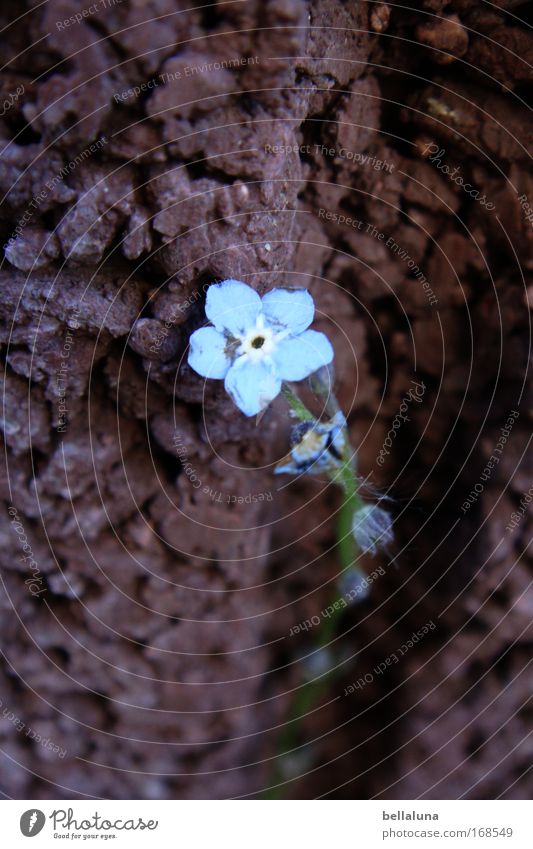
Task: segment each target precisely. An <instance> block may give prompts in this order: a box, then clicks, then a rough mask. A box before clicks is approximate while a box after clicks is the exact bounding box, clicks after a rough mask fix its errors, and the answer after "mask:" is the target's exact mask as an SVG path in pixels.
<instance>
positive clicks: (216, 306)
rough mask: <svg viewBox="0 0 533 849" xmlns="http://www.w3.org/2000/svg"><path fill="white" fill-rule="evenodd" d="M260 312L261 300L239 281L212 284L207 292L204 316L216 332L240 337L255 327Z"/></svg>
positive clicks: (250, 288) (249, 287)
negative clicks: (225, 332) (224, 332)
mask: <svg viewBox="0 0 533 849" xmlns="http://www.w3.org/2000/svg"><path fill="white" fill-rule="evenodd" d="M260 312H261V298H260V297H259V295H258V294H257V292H255V291H254V290H253V289H252V287H251V286H247V285H246V283H241V282H240V280H224V281H223V282H222V283H214V284H213V285H212V286H210V287H209V289H208V290H207V299H206V303H205V314H206V316H207V317H208V319H209V321H212V322H213V324H214V325H215V327H216V329H217V330H220V331H224V330H225V331H227V332H228V333H231V335H232V336H237V337H238V336H242V335H243V334H244V333H245V332H246V330H247V329H248V328H250V327H253V326H254V325H255V322H256V320H257V316H258V315H259V313H260Z"/></svg>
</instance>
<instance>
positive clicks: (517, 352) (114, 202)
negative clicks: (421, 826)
mask: <svg viewBox="0 0 533 849" xmlns="http://www.w3.org/2000/svg"><path fill="white" fill-rule="evenodd" d="M89 5H90V4H86V6H85V8H86V9H87V8H88V7H89ZM193 5H194V4H191V3H190V2H187V3H182V2H176V0H147V2H144V3H139V4H134V3H128V2H126V0H124V2H121V3H119V2H118V0H117V2H115V3H113V2H112V0H110V2H109V3H107V4H104V3H102V4H100V6H101V8H100V10H99V11H97V12H95V13H91V14H87V15H86V16H85V17H83V16H82V19H81V20H80V21H76V19H75V18H74V20H73V21H72V20H70V21H69V19H70V18H71V16H75V15H76V14H77V13H79V12H80V8H81V7H82V6H83V4H80V3H78V2H74V0H48V2H47V3H46V4H39V3H37V2H36V0H35V2H33V1H32V2H26V3H24V4H21V3H20V2H15V1H14V0H5V2H4V3H3V4H2V11H1V18H2V26H5V25H7V24H9V29H8V30H7V32H8V33H9V39H5V40H4V42H3V46H2V47H1V48H0V49H1V52H2V56H1V58H2V66H3V67H4V70H3V72H2V75H1V77H0V81H1V85H2V99H6V103H4V106H3V109H2V110H0V111H3V115H2V118H1V121H0V132H1V133H2V149H3V152H2V155H1V161H0V184H1V185H0V188H1V196H2V204H1V208H0V213H1V220H0V226H1V228H2V239H3V244H6V245H7V247H6V250H5V254H6V256H5V259H4V260H3V263H2V266H1V269H0V278H1V285H2V292H3V295H2V299H1V301H2V303H1V307H0V308H1V312H2V340H1V341H2V346H3V352H4V362H5V365H4V372H3V380H4V390H3V391H4V395H3V398H4V412H3V420H4V434H5V445H6V453H5V468H4V472H3V475H2V493H3V495H2V497H3V499H4V502H5V509H4V510H3V513H2V529H1V562H2V567H3V568H2V581H3V583H2V595H1V598H2V607H1V623H2V625H1V633H2V651H3V656H4V666H3V669H2V671H1V672H0V674H1V680H0V694H1V695H0V698H1V702H2V704H1V706H0V713H1V715H0V741H1V750H2V755H1V758H0V787H1V789H2V792H3V793H4V794H5V795H6V796H8V797H14V798H33V799H37V798H72V797H74V798H76V797H80V798H83V797H93V796H95V797H105V798H178V799H188V798H210V799H216V798H228V797H236V796H248V795H252V796H253V795H258V794H260V793H262V792H263V791H264V790H265V788H267V787H268V786H269V785H270V784H271V783H272V782H273V781H274V780H276V779H275V778H274V776H275V774H276V770H275V768H274V767H275V763H274V758H275V756H276V754H277V753H278V751H279V738H280V733H279V732H280V728H281V727H282V726H283V725H284V724H285V723H286V721H287V718H288V716H289V714H290V710H291V704H293V701H294V694H295V693H296V692H298V690H299V689H300V688H301V686H302V682H303V674H304V673H303V663H302V661H301V657H302V655H305V654H308V653H309V652H310V651H312V649H313V645H314V644H313V639H314V635H313V629H310V630H308V631H303V632H302V633H300V634H299V635H297V636H292V637H290V636H289V634H290V631H291V628H293V627H294V626H295V625H296V624H297V623H301V622H302V621H305V620H306V619H307V618H310V617H313V616H316V615H317V614H319V613H320V611H321V610H323V609H324V607H325V605H326V604H327V603H328V602H329V601H330V600H331V599H332V598H336V597H338V595H339V591H338V590H337V589H336V588H335V582H336V580H337V578H338V571H339V566H338V559H337V556H336V554H335V551H334V541H335V538H334V524H335V511H336V510H337V508H338V506H339V499H338V495H337V493H336V492H335V491H333V490H332V488H331V487H330V486H329V487H328V486H327V485H326V483H325V482H324V481H322V480H314V479H312V478H308V479H304V480H300V481H298V482H290V481H289V480H288V479H286V478H279V477H275V476H274V475H273V474H272V466H271V464H272V463H273V462H274V461H275V460H276V459H277V458H279V457H280V456H281V455H282V454H284V453H285V450H286V436H287V433H286V425H285V423H284V422H285V420H286V410H285V407H284V405H283V403H282V401H281V400H278V401H277V402H276V403H275V404H274V405H273V406H272V407H271V408H270V409H269V411H268V412H267V413H266V415H265V416H264V418H263V419H262V421H261V422H260V424H259V425H258V426H256V424H255V421H253V420H247V419H245V417H244V416H242V415H241V414H240V413H239V412H238V410H236V408H235V407H234V406H233V405H232V403H231V401H230V399H229V398H228V397H227V396H226V395H225V394H224V391H223V388H222V387H221V385H220V383H219V382H216V381H208V382H207V384H204V381H202V380H201V379H199V378H198V376H197V375H196V374H195V373H193V372H192V371H191V370H190V369H189V367H188V366H187V364H186V350H187V341H188V338H189V336H190V334H191V332H192V331H193V330H194V329H196V328H197V327H198V326H199V325H200V324H201V323H202V322H203V321H204V312H203V304H204V298H205V288H206V285H207V284H209V283H211V282H213V281H215V280H221V279H224V278H228V277H234V278H237V279H240V280H244V281H246V282H247V283H249V284H250V285H252V286H254V287H255V288H256V289H257V290H258V291H259V292H260V293H263V292H265V291H267V290H269V289H270V288H272V287H275V286H279V285H296V286H306V287H308V288H309V289H310V291H311V293H312V295H313V297H314V299H315V304H316V306H317V311H318V320H317V322H316V327H317V328H319V329H322V330H324V331H325V332H326V333H327V334H328V336H329V337H330V339H331V340H332V342H333V344H334V347H335V352H336V375H337V390H338V397H339V400H340V402H341V406H342V407H343V410H345V411H346V413H347V414H348V415H349V424H350V430H351V433H352V436H353V440H354V444H355V445H356V446H357V450H358V457H359V466H360V470H361V473H362V474H363V475H371V478H370V480H371V483H372V485H373V486H374V487H376V488H378V489H379V490H380V491H381V492H383V493H385V494H387V495H388V496H389V497H390V498H391V499H392V501H391V502H390V504H391V508H392V509H393V511H394V514H395V518H396V525H395V527H396V536H397V541H396V545H395V550H394V554H395V555H396V556H395V558H394V560H393V562H391V561H390V558H389V559H387V558H384V559H382V560H380V561H379V563H378V561H377V560H376V561H374V562H372V561H371V562H370V563H369V564H368V565H369V568H370V569H376V568H377V566H378V565H380V564H381V565H382V566H383V569H384V572H385V574H384V575H383V576H380V577H379V580H376V581H375V582H374V583H373V585H372V592H371V593H370V594H369V597H368V598H367V599H366V600H365V601H364V602H363V603H361V604H359V605H353V606H351V607H350V608H349V609H348V610H347V611H346V612H345V613H344V615H343V617H342V619H341V620H340V622H339V627H338V630H337V637H336V639H335V643H334V646H333V647H332V650H333V651H334V653H335V655H334V656H335V658H336V662H337V663H338V664H341V665H340V675H339V676H338V677H337V678H335V679H334V680H333V682H332V683H330V684H329V686H328V688H327V691H326V692H325V693H323V694H322V696H321V698H320V700H319V701H318V702H316V703H314V704H313V705H312V706H311V707H310V708H309V709H308V710H309V711H310V712H309V715H308V716H307V718H306V719H305V720H304V721H303V722H302V723H301V725H300V726H299V727H298V728H297V729H296V731H295V734H294V735H293V742H292V743H291V747H292V746H294V747H296V748H295V750H294V752H293V754H292V756H291V757H290V758H288V759H285V762H284V772H283V776H282V781H283V782H284V783H283V786H282V788H281V791H280V792H281V795H285V796H292V797H296V798H313V797H316V796H320V795H323V794H329V795H331V796H335V797H338V798H342V797H350V798H370V797H374V796H378V797H382V798H405V799H409V798H417V797H424V798H457V797H465V798H494V797H496V796H502V797H505V798H523V797H525V796H527V795H529V794H530V793H531V791H532V786H531V777H530V775H531V774H530V773H529V769H530V764H531V743H530V742H529V743H528V742H527V737H528V734H529V732H530V728H531V704H530V702H528V698H529V686H528V675H527V664H528V662H529V655H530V649H531V642H532V640H533V631H532V628H531V623H532V610H533V605H532V597H531V594H528V586H529V581H530V573H531V552H528V550H527V545H528V542H529V538H530V530H531V511H530V509H529V507H530V505H529V502H527V499H526V500H525V501H524V498H525V497H526V496H527V494H528V491H529V489H530V487H531V484H532V474H531V471H532V470H531V461H530V459H528V454H527V446H528V444H529V439H530V434H531V394H530V387H529V385H528V383H527V380H526V378H527V364H528V355H529V342H530V335H529V334H530V322H529V307H530V306H531V303H532V302H533V294H532V293H533V288H532V281H531V270H532V264H531V244H532V233H533V230H532V227H533V223H532V220H528V215H529V212H528V207H527V203H529V204H531V205H533V180H532V178H531V175H530V172H529V171H528V165H529V157H530V154H531V143H532V137H533V121H532V119H531V112H530V109H529V104H530V103H531V91H532V89H531V84H532V79H531V62H532V59H533V37H532V31H531V24H532V23H533V15H532V12H531V4H530V3H525V4H522V5H517V4H516V3H513V2H512V0H497V2H493V3H490V4H489V3H485V2H481V3H480V2H479V0H452V2H447V0H422V2H416V3H413V4H411V5H412V6H413V7H416V8H412V9H409V8H408V7H409V5H410V4H407V5H405V4H402V5H398V6H396V4H394V3H389V4H379V3H370V2H369V3H367V2H355V0H353V1H352V0H351V2H338V3H333V2H331V0H313V2H308V1H307V0H271V2H269V3H267V4H265V3H261V2H259V0H246V2H244V3H242V2H229V3H221V4H216V5H215V4H214V5H213V6H209V7H205V6H204V5H200V4H198V8H191V7H192V6H193ZM24 9H26V10H27V13H26V14H22V13H23V11H24ZM44 36H46V37H44ZM17 87H18V90H19V91H20V90H21V89H23V93H22V94H19V95H17V96H15V95H14V93H15V92H16V91H17ZM91 146H92V147H91ZM276 146H277V148H276ZM289 148H290V149H289ZM454 169H456V170H455V171H454ZM458 176H459V177H461V178H462V179H463V181H464V183H466V184H469V186H468V189H467V188H466V187H465V186H460V185H458V181H457V177H458ZM476 192H477V195H476V196H474V195H475V193H476ZM523 196H526V198H525V199H524V198H523ZM521 197H522V200H520V198H521ZM529 218H531V216H529ZM15 232H16V233H17V235H16V237H15V238H13V236H14V233H15ZM390 239H391V240H393V242H394V244H396V245H397V246H398V248H397V249H395V248H394V244H393V242H392V241H388V240H390ZM387 242H388V244H387ZM415 266H416V267H418V269H419V271H420V273H421V274H422V273H423V278H422V277H421V276H420V275H419V276H417V272H416V269H415ZM424 281H425V285H424ZM413 380H416V381H418V382H422V383H423V384H424V387H425V390H424V395H423V398H422V400H421V402H420V403H418V402H410V404H409V413H408V416H409V421H408V422H404V423H402V426H401V427H400V428H399V429H398V430H397V436H396V437H395V438H394V439H393V440H392V447H391V448H390V453H389V454H388V455H385V460H384V462H383V463H382V464H381V465H380V464H379V463H378V462H377V458H378V456H379V452H380V449H381V448H382V447H383V445H384V444H385V440H386V438H387V434H388V432H389V430H390V428H391V427H392V423H393V421H394V418H395V416H396V415H397V413H398V411H399V409H400V406H401V404H402V399H403V398H404V397H405V395H406V394H407V393H408V391H409V389H410V387H412V385H413V384H412V381H413ZM64 408H66V411H65V409H64ZM513 411H517V412H518V413H519V415H518V417H516V418H514V419H512V426H511V427H510V428H509V427H508V428H507V431H508V433H509V435H508V436H504V439H505V442H504V444H501V445H500V449H497V446H498V443H499V442H500V441H501V440H502V433H501V429H502V428H505V425H506V422H507V421H508V419H509V416H511V414H512V412H513ZM389 441H391V440H389ZM178 446H180V447H181V449H180V450H181V461H180V457H179V456H178V451H177V447H178ZM185 455H186V460H184V456H185ZM382 456H383V455H382ZM491 457H497V461H494V462H493V464H492V466H491V468H490V470H489V472H487V471H486V467H487V464H488V463H489V462H490V458H491ZM197 481H200V485H197V484H196V482H197ZM472 492H475V495H474V496H472V495H471V493H472ZM469 496H470V501H469V502H468V504H469V506H468V507H466V508H464V509H463V507H464V504H465V502H466V501H467V500H468V498H469ZM521 499H522V501H523V504H524V505H525V508H524V507H523V506H522V507H521V505H520V502H521ZM529 499H530V500H531V498H530V496H529ZM10 506H12V507H13V509H14V510H16V517H15V514H14V513H13V511H11V512H8V508H9V507H10ZM513 512H515V514H516V515H518V516H519V521H517V520H514V521H515V522H516V527H513V528H512V529H511V530H510V531H508V530H506V526H508V525H509V524H510V523H511V522H513V519H512V516H511V514H513ZM522 513H523V515H522ZM17 517H18V520H19V521H20V523H21V526H17V527H19V530H18V532H17V531H16V530H15V524H16V519H17ZM20 527H22V529H23V531H21V530H20ZM21 533H24V534H25V537H24V539H27V542H26V543H24V539H22V544H21ZM23 544H26V545H28V546H29V547H30V550H31V556H32V557H33V558H34V561H33V562H34V563H35V564H37V567H38V575H37V577H38V584H37V590H36V589H35V586H34V588H33V590H32V589H31V587H30V584H29V583H27V582H28V581H29V580H30V579H31V578H32V574H33V577H34V578H35V576H36V574H37V573H36V571H35V569H36V568H37V567H33V573H32V571H31V569H30V568H29V566H28V560H24V559H23V556H24V555H27V556H29V554H28V550H27V549H24V548H23V547H22V545H23ZM30 562H31V561H30ZM32 592H34V593H36V592H37V593H38V594H34V595H32ZM429 622H434V623H435V625H436V627H435V628H434V629H433V630H431V631H430V632H429V634H427V635H426V636H424V637H423V638H422V639H419V641H418V642H417V643H416V644H415V645H413V646H412V648H409V649H408V650H407V651H406V652H405V653H404V654H402V655H401V656H400V655H399V650H400V647H401V646H402V645H403V644H405V642H406V641H407V640H408V639H409V638H410V637H411V635H412V634H413V632H416V631H418V630H419V629H421V628H422V627H423V626H424V625H425V624H426V623H429ZM392 655H396V656H397V657H398V661H397V662H396V661H394V660H391V658H392ZM387 660H388V663H387ZM380 664H385V667H386V668H385V669H384V671H382V672H379V671H376V670H379V669H380V666H379V665H380ZM365 676H366V678H365ZM361 679H362V680H363V682H364V683H363V684H361ZM354 682H359V686H358V687H357V688H354V687H352V688H351V689H352V690H353V692H349V693H348V695H346V696H345V695H344V692H345V690H349V689H350V687H349V685H350V684H353V683H354ZM36 735H40V736H41V738H42V739H41V742H40V743H39V741H38V738H37V736H36ZM48 740H49V741H50V745H48V743H47V742H46V741H48ZM54 746H55V747H56V749H57V747H60V749H61V750H62V751H64V752H65V754H64V755H63V754H62V751H60V752H59V753H58V752H57V751H54V748H53V747H54ZM277 780H279V779H277Z"/></svg>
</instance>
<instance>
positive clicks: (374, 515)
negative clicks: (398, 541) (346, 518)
mask: <svg viewBox="0 0 533 849" xmlns="http://www.w3.org/2000/svg"><path fill="white" fill-rule="evenodd" d="M352 533H353V535H354V537H355V541H356V543H357V545H358V546H359V548H360V549H361V552H362V553H363V554H371V555H372V556H374V555H375V554H376V553H377V552H378V551H379V549H381V548H385V546H387V545H388V544H389V543H391V542H393V540H394V533H393V530H392V517H391V515H390V513H387V511H386V510H383V509H382V508H381V507H378V506H377V504H365V506H364V507H361V508H360V509H359V510H356V511H355V513H354V515H353V519H352Z"/></svg>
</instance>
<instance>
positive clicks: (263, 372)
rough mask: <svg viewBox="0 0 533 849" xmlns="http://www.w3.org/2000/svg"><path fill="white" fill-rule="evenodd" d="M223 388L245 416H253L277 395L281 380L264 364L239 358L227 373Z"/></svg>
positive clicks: (270, 367)
mask: <svg viewBox="0 0 533 849" xmlns="http://www.w3.org/2000/svg"><path fill="white" fill-rule="evenodd" d="M224 386H225V389H226V392H227V393H228V394H229V395H230V396H231V398H232V399H233V401H234V402H235V404H236V405H237V407H238V408H239V410H242V412H243V413H244V415H245V416H255V415H256V414H257V413H260V412H261V410H264V409H265V407H268V405H269V404H270V402H271V401H273V400H274V398H275V397H276V395H279V392H280V390H281V380H280V379H279V378H278V376H277V375H276V372H275V371H274V369H273V368H272V366H269V365H268V364H267V363H266V362H264V361H263V362H256V363H254V362H251V361H250V360H249V359H248V358H247V357H240V359H238V360H237V361H236V362H235V363H234V364H233V365H232V367H231V368H230V370H229V371H228V373H227V375H226V380H225V381H224Z"/></svg>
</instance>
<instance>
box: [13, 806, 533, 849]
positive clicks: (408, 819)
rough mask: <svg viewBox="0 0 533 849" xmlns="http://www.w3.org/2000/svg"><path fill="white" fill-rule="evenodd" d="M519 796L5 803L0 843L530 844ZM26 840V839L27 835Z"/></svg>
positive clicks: (204, 846) (254, 848)
mask: <svg viewBox="0 0 533 849" xmlns="http://www.w3.org/2000/svg"><path fill="white" fill-rule="evenodd" d="M532 807H533V806H532V803H531V802H526V801H524V802H520V801H498V802H493V801H472V802H466V801H437V802H426V801H424V802H405V801H401V802H395V801H392V802H391V801H387V802H381V801H371V802H369V801H293V802H290V801H282V802H278V803H274V804H271V803H269V802H266V801H213V802H210V801H85V800H84V801H72V802H71V801H67V802H66V801H64V800H60V801H40V800H39V801H38V802H37V803H36V804H35V805H33V804H32V803H30V802H27V801H26V802H24V801H22V802H20V801H5V802H3V803H2V808H1V812H2V845H3V846H5V847H6V849H13V847H19V846H24V847H34V849H41V847H43V849H44V847H49V846H55V847H57V846H61V845H64V844H66V843H67V841H69V843H68V844H67V845H69V846H71V845H72V844H73V843H74V844H78V845H84V846H87V845H92V846H95V845H96V846H102V845H107V846H116V847H117V849H119V847H124V849H126V847H129V846H135V847H137V846H157V847H162V848H163V849H166V847H181V846H183V847H186V849H195V848H196V847H198V849H210V847H213V849H226V847H227V849H241V847H242V849H277V847H279V849H290V847H303V849H326V847H327V849H331V847H332V846H334V845H339V846H341V847H342V849H345V848H346V849H351V847H354V849H372V847H377V846H381V847H386V846H389V847H394V846H406V847H407V846H409V847H412V849H414V847H420V849H425V847H435V849H436V847H438V846H442V847H445V846H448V847H452V846H455V847H463V846H464V845H466V844H468V845H469V846H472V847H475V846H480V847H481V846H487V847H508V849H531V847H532V846H533V839H532V834H531V832H532V827H531V816H532V813H533V811H532ZM33 839H35V843H31V842H30V841H31V840H33Z"/></svg>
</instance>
